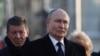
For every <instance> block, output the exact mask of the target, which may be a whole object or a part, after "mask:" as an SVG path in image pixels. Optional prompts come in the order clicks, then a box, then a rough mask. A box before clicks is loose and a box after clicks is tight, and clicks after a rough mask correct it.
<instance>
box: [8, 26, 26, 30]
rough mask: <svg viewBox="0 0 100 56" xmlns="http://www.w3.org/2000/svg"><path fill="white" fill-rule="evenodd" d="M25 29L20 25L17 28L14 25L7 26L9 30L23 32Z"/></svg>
mask: <svg viewBox="0 0 100 56" xmlns="http://www.w3.org/2000/svg"><path fill="white" fill-rule="evenodd" d="M24 29H25V25H24V24H22V25H18V26H15V25H10V26H9V30H10V31H11V30H24Z"/></svg>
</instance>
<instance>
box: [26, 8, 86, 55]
mask: <svg viewBox="0 0 100 56" xmlns="http://www.w3.org/2000/svg"><path fill="white" fill-rule="evenodd" d="M69 23H70V17H69V15H68V14H67V12H66V11H65V10H63V9H55V10H52V11H51V12H50V13H49V15H48V18H47V20H46V25H47V31H48V33H47V34H46V35H45V36H44V37H42V38H40V39H38V40H35V41H32V42H31V43H30V44H29V45H28V46H27V48H26V53H25V55H24V56H86V53H85V48H84V47H82V46H80V45H78V44H76V43H73V42H70V41H68V40H67V39H66V38H65V37H66V35H67V33H68V29H69Z"/></svg>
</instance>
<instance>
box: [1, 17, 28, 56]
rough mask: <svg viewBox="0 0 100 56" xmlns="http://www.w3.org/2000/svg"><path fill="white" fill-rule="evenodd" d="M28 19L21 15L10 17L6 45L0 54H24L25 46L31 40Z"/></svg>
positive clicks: (7, 55)
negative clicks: (29, 38)
mask: <svg viewBox="0 0 100 56" xmlns="http://www.w3.org/2000/svg"><path fill="white" fill-rule="evenodd" d="M28 33H29V30H28V26H27V23H26V19H25V18H23V17H19V16H14V17H12V18H10V19H9V20H8V22H7V36H6V37H5V43H6V46H5V47H4V48H3V49H1V50H0V56H22V51H23V48H24V47H25V46H26V45H27V43H28V42H29V40H28Z"/></svg>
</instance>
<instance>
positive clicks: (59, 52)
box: [57, 42, 64, 56]
mask: <svg viewBox="0 0 100 56" xmlns="http://www.w3.org/2000/svg"><path fill="white" fill-rule="evenodd" d="M57 46H58V51H57V54H58V56H64V53H63V51H62V48H61V43H60V42H58V43H57Z"/></svg>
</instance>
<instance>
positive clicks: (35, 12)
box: [0, 0, 100, 52]
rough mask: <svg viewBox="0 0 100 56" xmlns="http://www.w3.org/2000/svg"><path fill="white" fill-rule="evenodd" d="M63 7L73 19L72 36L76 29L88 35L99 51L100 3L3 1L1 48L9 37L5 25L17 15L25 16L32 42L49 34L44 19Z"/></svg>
mask: <svg viewBox="0 0 100 56" xmlns="http://www.w3.org/2000/svg"><path fill="white" fill-rule="evenodd" d="M56 8H62V9H64V10H66V11H67V12H68V14H69V16H70V18H71V22H70V29H69V33H68V34H70V33H71V32H73V31H74V30H75V29H76V30H78V31H84V32H85V33H86V34H88V35H89V36H90V38H91V40H92V43H93V51H95V52H98V51H99V50H100V0H0V48H2V47H3V43H2V42H3V40H4V37H5V36H6V22H7V20H8V19H9V18H10V17H12V16H14V15H18V16H23V17H26V18H27V20H28V24H29V29H30V34H29V38H30V40H34V39H37V38H40V37H41V36H44V35H45V34H46V25H45V19H46V17H47V15H48V13H49V12H50V11H51V10H52V9H56Z"/></svg>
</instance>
